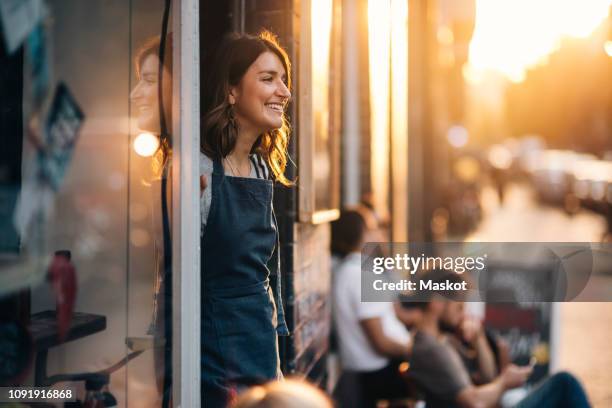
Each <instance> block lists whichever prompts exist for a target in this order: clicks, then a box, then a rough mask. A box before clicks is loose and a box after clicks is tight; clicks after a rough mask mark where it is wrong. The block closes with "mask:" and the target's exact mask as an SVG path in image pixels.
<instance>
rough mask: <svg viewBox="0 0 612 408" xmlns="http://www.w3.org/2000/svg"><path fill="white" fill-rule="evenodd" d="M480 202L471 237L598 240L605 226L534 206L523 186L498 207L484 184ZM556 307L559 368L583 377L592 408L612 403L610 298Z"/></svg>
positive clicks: (591, 216)
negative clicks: (477, 221) (480, 214)
mask: <svg viewBox="0 0 612 408" xmlns="http://www.w3.org/2000/svg"><path fill="white" fill-rule="evenodd" d="M482 204H483V211H484V214H485V215H484V219H483V221H482V222H481V224H480V225H479V227H478V228H477V230H476V231H474V232H473V233H471V234H469V235H468V237H467V239H468V240H470V241H485V242H486V241H499V242H503V241H506V242H508V241H524V242H529V241H532V242H533V241H535V242H538V241H540V242H555V241H564V242H576V241H581V242H598V241H599V239H600V238H601V236H602V234H603V232H604V230H605V221H604V219H603V218H602V217H599V216H597V215H595V214H593V213H590V212H588V211H584V212H581V213H579V214H577V215H574V216H569V215H567V214H566V213H565V212H564V211H562V210H561V209H558V208H553V207H545V206H541V205H539V204H538V203H537V201H536V200H535V199H534V195H533V192H532V191H531V190H530V189H529V188H528V187H527V186H522V185H510V186H509V188H508V189H507V190H506V197H505V202H504V205H503V206H499V204H498V200H497V196H496V194H495V192H494V191H493V190H492V189H485V190H484V192H483V194H482ZM599 278H601V279H606V280H607V279H610V280H612V276H605V277H599ZM560 310H561V316H560V322H561V327H560V332H559V335H560V348H559V350H560V355H559V369H560V370H567V371H570V372H572V373H573V374H575V375H576V376H577V377H578V378H579V379H580V380H581V381H582V383H583V384H584V386H585V388H586V390H587V393H588V395H589V398H590V399H591V402H592V404H593V406H594V407H597V408H599V407H602V408H603V407H612V386H611V384H612V347H611V346H610V337H611V336H612V302H608V303H562V304H561V308H560Z"/></svg>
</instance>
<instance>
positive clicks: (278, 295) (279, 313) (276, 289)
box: [270, 207, 289, 336]
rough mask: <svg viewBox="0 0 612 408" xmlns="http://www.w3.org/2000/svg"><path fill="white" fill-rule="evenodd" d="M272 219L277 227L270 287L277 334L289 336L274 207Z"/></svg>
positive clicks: (278, 232) (278, 235) (278, 234)
mask: <svg viewBox="0 0 612 408" xmlns="http://www.w3.org/2000/svg"><path fill="white" fill-rule="evenodd" d="M272 219H273V220H274V226H275V227H276V249H275V250H274V256H273V260H272V265H271V268H270V281H271V282H270V286H271V287H272V294H273V295H274V303H276V321H277V326H276V333H277V334H278V335H279V336H289V328H288V327H287V322H286V321H285V309H284V307H283V295H282V283H281V265H280V231H279V229H278V222H277V221H276V214H275V213H274V207H272Z"/></svg>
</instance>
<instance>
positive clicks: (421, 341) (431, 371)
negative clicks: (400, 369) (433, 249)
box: [409, 270, 590, 408]
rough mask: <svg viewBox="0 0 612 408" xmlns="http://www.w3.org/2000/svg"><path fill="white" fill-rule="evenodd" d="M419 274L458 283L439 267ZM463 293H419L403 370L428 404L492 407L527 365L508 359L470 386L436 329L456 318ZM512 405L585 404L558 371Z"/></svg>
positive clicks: (431, 407)
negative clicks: (409, 350)
mask: <svg viewBox="0 0 612 408" xmlns="http://www.w3.org/2000/svg"><path fill="white" fill-rule="evenodd" d="M422 279H424V280H431V281H432V282H435V283H443V282H445V281H447V280H450V281H451V282H457V283H461V282H463V279H462V278H461V276H460V275H458V274H456V273H454V272H450V271H444V270H434V271H431V272H428V273H427V274H426V275H424V276H423V277H422ZM463 295H464V294H463V293H462V292H461V291H444V292H434V291H428V292H427V293H425V292H422V293H419V300H420V301H422V302H421V303H419V304H418V306H419V307H420V308H421V309H422V310H423V316H422V319H421V321H420V322H419V323H418V324H417V332H416V334H415V336H414V345H413V352H412V356H411V359H410V371H409V372H410V375H411V378H413V379H414V381H415V382H416V383H417V385H418V386H419V387H420V388H421V389H422V390H423V391H424V392H425V394H426V400H427V407H428V408H436V407H469V408H471V407H483V408H486V407H496V406H498V405H499V403H500V399H501V397H502V394H503V393H504V392H505V391H507V390H509V389H512V388H516V387H519V386H521V385H523V384H524V383H525V382H526V381H527V378H528V377H529V376H530V375H531V372H532V370H533V368H532V367H531V366H526V367H519V366H517V365H514V364H509V365H507V366H506V367H505V368H504V369H503V370H502V371H501V373H500V374H499V375H497V376H495V377H494V378H492V379H491V381H488V382H486V383H484V384H482V385H474V383H473V382H472V380H471V378H470V375H469V373H468V371H467V369H466V367H465V365H464V364H463V362H462V360H461V357H460V356H459V354H458V353H457V351H456V350H455V348H453V347H452V346H451V344H450V343H449V341H448V338H447V336H445V335H444V333H443V332H442V331H441V330H440V325H441V322H442V321H445V322H447V324H448V322H452V323H457V322H458V321H459V319H460V317H461V314H462V312H461V311H462V308H463V300H464V299H463ZM477 341H479V340H477ZM489 358H490V356H489ZM489 368H490V367H489ZM485 371H488V370H485ZM490 373H491V371H489V374H490ZM517 406H518V407H521V408H530V407H575V408H582V407H589V406H590V405H589V402H588V400H587V397H586V395H585V393H584V390H583V389H582V386H581V385H580V383H579V382H578V381H577V380H576V379H575V378H574V377H573V376H571V375H570V374H567V373H558V374H555V375H553V376H552V377H550V378H548V379H547V380H546V381H544V382H543V383H542V384H541V385H540V386H539V387H538V388H536V389H534V390H533V391H532V392H531V393H530V394H529V395H527V396H526V397H525V398H524V399H523V400H521V401H520V402H519V404H518V405H517Z"/></svg>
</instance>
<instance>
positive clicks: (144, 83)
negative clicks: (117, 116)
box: [130, 54, 171, 133]
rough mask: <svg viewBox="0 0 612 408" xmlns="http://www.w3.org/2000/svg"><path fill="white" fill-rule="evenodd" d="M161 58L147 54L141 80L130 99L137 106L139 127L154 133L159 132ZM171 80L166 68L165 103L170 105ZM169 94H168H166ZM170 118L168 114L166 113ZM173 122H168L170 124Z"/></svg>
mask: <svg viewBox="0 0 612 408" xmlns="http://www.w3.org/2000/svg"><path fill="white" fill-rule="evenodd" d="M158 72H159V58H158V57H157V55H155V54H150V55H147V56H146V57H145V58H144V60H143V62H142V66H141V67H140V80H139V81H138V83H137V84H136V86H135V87H134V89H133V90H132V92H131V93H130V100H131V101H132V103H133V105H134V107H135V108H136V114H137V115H138V116H137V117H138V127H139V128H140V129H141V130H147V131H149V132H153V133H159V131H160V130H159V129H160V123H159V97H158V90H157V83H158V79H159V78H158ZM170 89H171V82H170V76H169V75H168V72H167V71H166V70H165V69H164V104H165V105H168V106H169V105H170V102H171V101H170V92H169V90H170ZM166 95H167V96H166ZM166 117H167V118H168V117H169V116H168V114H166ZM170 125H171V124H170V123H168V126H170Z"/></svg>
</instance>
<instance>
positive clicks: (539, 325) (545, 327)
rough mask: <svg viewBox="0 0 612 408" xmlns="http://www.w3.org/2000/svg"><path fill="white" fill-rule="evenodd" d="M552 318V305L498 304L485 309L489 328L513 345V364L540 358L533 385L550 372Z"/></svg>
mask: <svg viewBox="0 0 612 408" xmlns="http://www.w3.org/2000/svg"><path fill="white" fill-rule="evenodd" d="M551 315H552V303H523V304H510V303H505V304H504V303H497V304H488V305H487V306H486V309H485V324H486V325H487V327H488V328H490V329H491V330H492V331H493V332H494V333H495V334H497V335H499V336H500V337H502V338H503V339H504V340H505V341H506V342H507V343H508V344H509V346H510V357H511V359H512V362H514V363H515V364H518V365H527V364H529V360H530V359H531V358H532V357H535V358H536V360H537V364H536V366H535V368H534V372H533V374H532V376H531V377H530V378H529V382H530V383H535V382H538V381H539V380H540V379H542V378H543V377H545V376H546V375H548V373H549V372H550V350H551V336H550V333H551V331H550V322H551Z"/></svg>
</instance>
